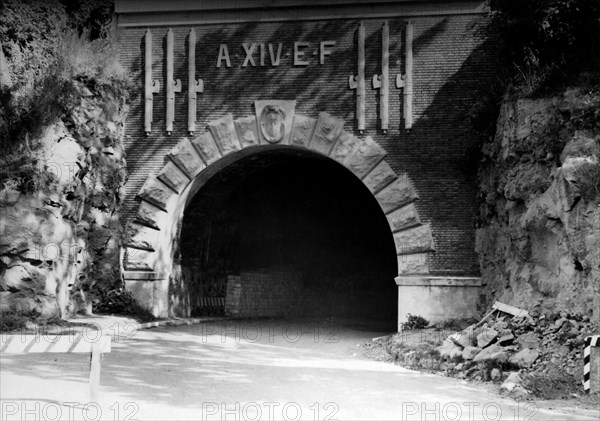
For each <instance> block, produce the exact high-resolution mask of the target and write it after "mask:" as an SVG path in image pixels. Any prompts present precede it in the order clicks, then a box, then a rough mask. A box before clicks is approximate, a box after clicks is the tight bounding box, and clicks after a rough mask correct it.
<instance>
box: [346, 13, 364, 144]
mask: <svg viewBox="0 0 600 421" xmlns="http://www.w3.org/2000/svg"><path fill="white" fill-rule="evenodd" d="M348 86H349V87H350V89H356V119H357V120H358V131H359V133H360V134H363V132H364V131H365V26H364V25H363V23H362V22H360V24H359V25H358V75H357V76H354V75H350V78H349V79H348Z"/></svg>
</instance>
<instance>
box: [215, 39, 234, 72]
mask: <svg viewBox="0 0 600 421" xmlns="http://www.w3.org/2000/svg"><path fill="white" fill-rule="evenodd" d="M223 60H225V65H226V66H227V67H231V61H229V50H227V44H221V45H220V46H219V57H218V58H217V67H221V61H223Z"/></svg>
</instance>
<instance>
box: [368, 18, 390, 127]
mask: <svg viewBox="0 0 600 421" xmlns="http://www.w3.org/2000/svg"><path fill="white" fill-rule="evenodd" d="M389 63H390V28H389V26H388V23H387V22H384V23H383V25H382V27H381V75H373V80H372V82H373V88H375V89H379V119H380V120H381V130H382V131H383V134H386V133H387V131H388V127H389V111H388V109H389V90H390V89H389V88H390V82H389V68H390V65H389Z"/></svg>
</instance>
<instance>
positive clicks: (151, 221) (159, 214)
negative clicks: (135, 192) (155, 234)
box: [135, 200, 167, 229]
mask: <svg viewBox="0 0 600 421" xmlns="http://www.w3.org/2000/svg"><path fill="white" fill-rule="evenodd" d="M166 216H167V213H165V211H163V210H162V209H160V208H158V207H156V206H154V205H153V204H152V203H149V202H146V201H144V200H142V202H141V203H140V206H139V208H138V212H137V215H136V216H135V218H136V220H137V221H138V222H141V223H142V224H144V225H147V226H149V227H152V228H155V229H160V227H161V224H162V222H163V220H164V219H165V217H166Z"/></svg>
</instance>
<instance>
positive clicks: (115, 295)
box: [92, 288, 155, 322]
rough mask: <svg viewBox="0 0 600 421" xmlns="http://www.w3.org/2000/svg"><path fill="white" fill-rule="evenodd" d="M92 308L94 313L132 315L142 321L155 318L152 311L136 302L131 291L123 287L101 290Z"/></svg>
mask: <svg viewBox="0 0 600 421" xmlns="http://www.w3.org/2000/svg"><path fill="white" fill-rule="evenodd" d="M92 310H93V312H94V313H104V314H121V315H128V316H134V317H136V318H137V319H138V320H140V321H142V322H144V321H148V320H154V319H155V317H154V316H153V315H152V313H150V312H149V311H148V310H146V309H145V308H144V307H142V306H141V305H140V304H139V303H138V302H137V300H136V299H135V298H134V297H133V295H132V294H131V291H127V290H125V289H124V288H117V289H113V290H110V291H105V292H101V293H100V296H99V297H98V299H97V300H95V302H94V304H93V307H92Z"/></svg>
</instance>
